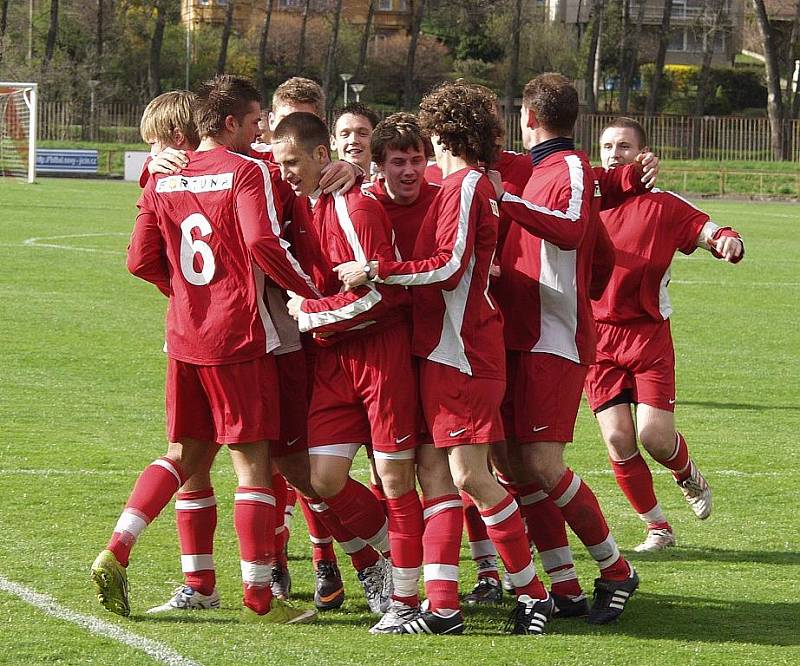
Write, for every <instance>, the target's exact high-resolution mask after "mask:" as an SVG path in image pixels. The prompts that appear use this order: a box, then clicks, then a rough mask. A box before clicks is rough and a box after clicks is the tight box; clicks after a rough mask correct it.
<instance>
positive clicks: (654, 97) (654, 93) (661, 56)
mask: <svg viewBox="0 0 800 666" xmlns="http://www.w3.org/2000/svg"><path fill="white" fill-rule="evenodd" d="M671 23H672V0H664V13H663V14H662V15H661V32H660V38H659V40H658V51H657V53H656V66H655V69H654V70H653V78H652V79H651V81H650V90H649V91H648V94H647V104H646V106H645V113H646V114H647V115H648V116H652V115H654V114H655V112H656V107H657V106H658V89H659V87H660V86H661V79H662V78H664V63H665V62H666V59H667V48H668V47H669V27H670V24H671Z"/></svg>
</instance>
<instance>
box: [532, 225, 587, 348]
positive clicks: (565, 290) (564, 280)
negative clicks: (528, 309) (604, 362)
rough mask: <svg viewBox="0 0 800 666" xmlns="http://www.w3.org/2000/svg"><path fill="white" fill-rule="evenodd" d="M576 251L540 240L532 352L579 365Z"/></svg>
mask: <svg viewBox="0 0 800 666" xmlns="http://www.w3.org/2000/svg"><path fill="white" fill-rule="evenodd" d="M577 262H578V251H577V250H562V249H561V248H560V247H558V246H557V245H553V244H552V243H548V242H547V241H545V240H543V241H542V245H541V250H540V263H541V267H540V269H539V307H540V323H539V326H540V329H539V339H538V340H537V341H536V344H535V345H534V346H533V349H531V351H532V352H544V353H548V354H555V355H556V356H563V357H564V358H568V359H569V360H571V361H574V362H575V363H580V362H581V361H580V355H579V353H578V345H577V344H576V342H575V336H576V335H577V334H578V284H577V282H578V277H577Z"/></svg>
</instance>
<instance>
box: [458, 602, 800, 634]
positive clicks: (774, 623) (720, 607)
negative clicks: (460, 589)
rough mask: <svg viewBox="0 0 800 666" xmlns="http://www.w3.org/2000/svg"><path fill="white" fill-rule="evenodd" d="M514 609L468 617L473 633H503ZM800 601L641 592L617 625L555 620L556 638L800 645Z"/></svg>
mask: <svg viewBox="0 0 800 666" xmlns="http://www.w3.org/2000/svg"><path fill="white" fill-rule="evenodd" d="M508 612H509V609H507V608H505V607H496V608H491V609H488V608H481V609H480V610H478V611H472V612H469V613H468V614H467V627H468V630H469V633H471V634H487V635H492V634H494V635H500V633H501V631H502V627H503V621H504V620H505V619H506V617H507V613H508ZM798 626H800V603H796V604H794V603H763V602H748V601H742V600H739V601H728V600H724V599H707V598H703V597H680V596H676V595H658V594H649V593H646V592H637V593H636V594H635V595H634V597H633V598H632V599H631V601H630V604H629V605H628V607H627V609H626V611H625V614H624V615H623V616H622V617H621V618H620V619H619V620H618V621H617V622H615V623H612V624H609V625H605V626H596V625H590V624H587V623H586V621H585V620H584V619H583V618H572V619H563V620H559V619H555V620H552V621H551V622H550V623H548V625H547V630H546V633H547V634H549V635H552V636H572V635H575V636H578V635H580V636H584V635H587V636H588V635H599V634H603V635H608V636H620V635H621V636H630V637H635V638H642V639H648V640H651V639H652V640H680V641H686V642H698V643H752V644H756V645H769V646H797V645H800V632H798V630H797V627H798Z"/></svg>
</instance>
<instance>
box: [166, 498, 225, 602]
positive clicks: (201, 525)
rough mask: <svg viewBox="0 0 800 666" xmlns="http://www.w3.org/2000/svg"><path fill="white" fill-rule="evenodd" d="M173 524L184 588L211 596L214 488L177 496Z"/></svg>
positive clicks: (215, 526) (214, 584)
mask: <svg viewBox="0 0 800 666" xmlns="http://www.w3.org/2000/svg"><path fill="white" fill-rule="evenodd" d="M175 521H176V522H177V524H178V541H179V543H180V545H181V568H182V569H183V580H184V583H186V585H188V586H189V587H191V588H192V589H193V590H196V591H197V592H199V593H200V594H211V593H212V592H213V591H214V587H215V586H216V584H217V577H216V572H215V570H214V531H215V530H216V529H217V498H216V497H214V489H213V488H206V489H205V490H195V491H192V492H188V493H178V495H177V496H176V498H175Z"/></svg>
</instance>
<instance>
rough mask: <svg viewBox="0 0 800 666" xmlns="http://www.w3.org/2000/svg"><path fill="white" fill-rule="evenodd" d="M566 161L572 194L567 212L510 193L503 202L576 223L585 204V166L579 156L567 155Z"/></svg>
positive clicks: (504, 196)
mask: <svg viewBox="0 0 800 666" xmlns="http://www.w3.org/2000/svg"><path fill="white" fill-rule="evenodd" d="M564 161H565V162H566V163H567V169H569V188H570V193H569V203H568V204H567V210H565V211H560V210H552V209H550V208H546V207H545V206H538V205H536V204H534V203H531V202H530V201H526V200H525V199H522V198H520V197H515V196H514V195H513V194H509V193H508V192H506V193H505V194H504V195H503V199H502V201H509V202H512V203H516V204H522V205H523V206H525V207H526V208H528V209H529V210H532V211H535V212H537V213H542V214H544V215H552V216H553V217H557V218H559V219H562V220H570V221H572V222H575V220H578V219H580V216H581V206H582V204H583V166H582V165H581V158H580V157H578V156H577V155H566V156H565V157H564Z"/></svg>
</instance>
